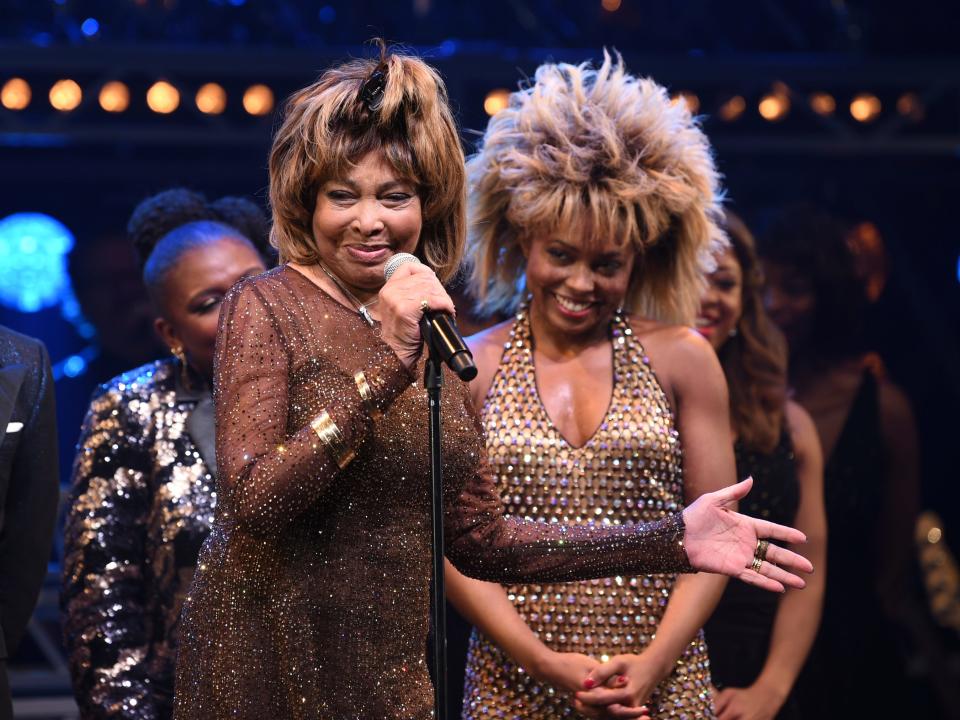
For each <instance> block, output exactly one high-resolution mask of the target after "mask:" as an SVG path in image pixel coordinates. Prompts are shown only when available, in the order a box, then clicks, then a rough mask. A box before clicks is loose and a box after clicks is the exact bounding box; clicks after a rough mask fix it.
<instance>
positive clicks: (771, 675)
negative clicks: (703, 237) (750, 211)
mask: <svg viewBox="0 0 960 720" xmlns="http://www.w3.org/2000/svg"><path fill="white" fill-rule="evenodd" d="M725 227H726V230H727V235H728V236H729V238H730V247H729V248H728V249H727V250H725V251H724V252H723V253H722V254H721V255H720V256H719V258H718V261H717V268H716V270H714V271H713V273H711V274H710V276H709V284H708V287H707V291H706V293H704V296H703V303H702V305H701V308H700V315H699V317H698V318H697V328H698V330H699V331H700V332H701V333H702V334H703V336H704V337H706V338H707V340H709V341H710V344H711V345H712V346H713V348H714V349H715V350H716V351H717V356H718V357H719V358H720V364H721V365H722V366H723V372H724V375H725V376H726V378H727V385H728V387H729V388H730V420H731V425H732V426H733V431H734V436H735V438H736V440H735V443H734V453H735V455H736V459H737V476H738V477H746V476H750V477H752V478H753V482H754V490H753V492H752V493H751V494H750V495H749V496H748V497H747V498H746V499H745V500H744V501H743V504H742V507H743V509H744V511H745V512H747V513H749V514H751V515H756V516H757V517H763V518H766V519H768V520H772V521H774V522H781V523H790V524H791V525H796V527H798V528H800V529H801V530H803V531H804V533H806V535H807V545H805V546H804V552H805V553H806V554H807V556H808V557H809V558H810V559H811V561H812V562H813V563H814V565H815V566H816V567H817V568H818V569H820V568H822V567H823V566H824V561H825V560H824V558H825V555H826V529H827V528H826V517H825V515H824V509H823V461H822V458H821V456H820V442H819V440H818V438H817V433H816V428H814V426H813V421H812V420H811V419H810V416H809V415H807V413H806V412H805V411H804V410H803V409H802V408H801V407H800V406H799V405H797V403H795V402H793V401H792V400H788V399H787V392H786V391H787V376H786V371H787V369H786V362H787V349H786V343H785V342H784V340H783V338H782V336H781V335H780V332H779V331H778V330H777V329H776V327H774V325H773V324H772V323H771V321H770V319H769V318H768V317H767V315H766V313H765V312H764V309H763V295H762V293H763V273H762V271H761V268H760V263H759V261H758V259H757V252H756V246H755V244H754V241H753V237H752V235H751V234H750V231H749V230H748V229H747V227H746V226H745V225H744V224H743V222H742V221H741V220H740V218H738V217H737V216H735V215H733V214H731V213H728V214H727V217H726V223H725ZM825 579H826V573H824V572H819V573H816V574H814V575H813V576H812V577H811V578H810V582H808V583H807V587H806V588H805V589H804V591H803V592H790V593H788V594H787V595H784V596H776V595H773V594H771V593H762V592H752V588H749V587H747V586H746V585H744V584H743V583H731V584H730V585H728V586H727V589H726V590H725V591H724V594H723V597H722V598H721V600H720V604H719V605H718V606H717V609H716V610H715V611H714V613H713V615H712V616H711V617H710V620H709V621H708V622H707V625H706V627H705V631H706V636H707V646H708V647H709V648H710V672H711V674H712V675H713V683H714V685H715V686H716V687H717V688H720V692H719V693H718V694H717V697H716V699H715V705H716V710H717V716H718V718H719V720H741V719H742V720H748V719H750V720H753V719H756V720H769V718H774V717H776V718H781V719H784V720H785V719H786V718H799V717H800V713H799V710H798V708H797V703H796V700H795V699H794V697H793V692H792V691H793V685H794V683H795V682H796V679H797V676H798V675H799V673H800V669H801V668H802V667H803V664H804V662H805V660H806V658H807V654H808V653H809V651H810V647H811V645H812V644H813V638H814V637H815V635H816V632H817V627H818V624H819V621H820V611H821V608H822V603H823V591H824V581H825Z"/></svg>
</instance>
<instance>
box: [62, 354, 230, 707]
mask: <svg viewBox="0 0 960 720" xmlns="http://www.w3.org/2000/svg"><path fill="white" fill-rule="evenodd" d="M208 438H209V441H212V439H213V416H212V403H211V399H210V393H209V392H198V391H195V390H192V389H188V388H185V387H183V385H182V383H181V382H180V366H179V364H178V363H176V362H175V361H174V360H173V359H172V358H171V359H169V360H162V361H160V362H156V363H151V364H149V365H145V366H143V367H141V368H138V369H137V370H133V371H130V372H128V373H124V374H122V375H120V376H118V377H116V378H114V379H113V380H111V381H110V382H108V383H106V384H104V385H102V386H101V387H100V388H99V389H98V390H97V392H96V393H95V394H94V397H93V400H92V401H91V403H90V409H89V412H88V413H87V416H86V419H85V421H84V423H83V429H82V431H81V434H80V443H79V447H78V449H77V457H76V460H75V462H74V466H73V482H72V486H71V493H70V502H69V511H68V513H67V520H66V524H65V527H64V560H63V587H62V591H61V597H60V600H61V609H62V618H63V638H64V647H65V648H66V650H67V653H68V656H69V661H70V674H71V677H72V680H73V688H74V694H75V695H76V698H77V704H78V706H79V707H80V712H81V716H82V717H83V718H85V719H87V720H90V719H92V718H125V719H126V720H165V719H168V718H170V717H171V715H172V714H173V683H174V664H175V661H176V644H177V634H178V630H179V627H180V608H181V606H182V605H183V599H184V597H185V596H186V594H187V591H188V589H189V587H190V581H191V579H192V578H193V572H194V568H195V567H196V563H197V555H198V554H199V552H200V547H201V545H202V544H203V541H204V540H205V539H206V537H207V535H208V534H209V533H210V526H211V525H212V523H213V508H214V505H215V503H216V494H215V493H214V482H213V472H214V467H213V446H212V442H208Z"/></svg>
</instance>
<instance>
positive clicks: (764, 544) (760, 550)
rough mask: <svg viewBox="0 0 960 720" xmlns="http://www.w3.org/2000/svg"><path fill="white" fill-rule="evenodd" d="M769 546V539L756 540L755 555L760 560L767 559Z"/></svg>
mask: <svg viewBox="0 0 960 720" xmlns="http://www.w3.org/2000/svg"><path fill="white" fill-rule="evenodd" d="M769 548H770V541H769V540H758V541H757V551H756V552H755V553H754V556H755V557H758V558H760V561H761V562H763V561H764V560H766V559H767V550H768V549H769Z"/></svg>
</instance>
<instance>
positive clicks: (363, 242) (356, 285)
mask: <svg viewBox="0 0 960 720" xmlns="http://www.w3.org/2000/svg"><path fill="white" fill-rule="evenodd" d="M312 226H313V238H314V241H315V242H316V246H317V253H318V254H319V256H320V260H321V262H323V264H324V265H326V266H327V268H328V269H329V270H330V271H331V272H333V273H334V274H335V275H337V276H338V277H339V278H340V280H342V281H343V282H344V283H346V284H347V285H348V286H349V287H350V288H351V289H353V290H354V291H355V292H356V294H357V295H358V297H361V298H362V299H366V298H368V297H369V296H370V295H374V294H376V293H377V292H378V291H379V290H380V288H381V286H382V285H383V266H384V265H385V264H386V262H387V260H389V259H390V258H391V257H392V256H393V255H395V254H396V253H399V252H406V253H412V252H414V251H415V250H416V249H417V245H418V244H419V242H420V231H421V229H422V228H423V213H422V210H421V206H420V196H419V195H418V194H417V187H416V186H415V185H414V184H413V183H412V182H410V181H409V180H405V179H403V178H401V177H399V176H398V175H397V173H396V171H395V170H394V169H393V168H392V167H391V166H390V165H389V164H388V163H387V162H386V160H385V159H384V158H383V155H382V154H381V153H379V152H371V153H368V154H366V155H364V156H363V157H362V158H360V160H359V161H358V162H357V163H356V164H355V165H353V166H352V167H350V168H349V169H348V171H347V172H346V173H345V174H344V175H343V176H342V177H338V178H333V179H330V180H328V181H326V182H325V183H323V185H321V187H320V189H319V191H318V192H317V204H316V208H315V209H314V212H313V222H312Z"/></svg>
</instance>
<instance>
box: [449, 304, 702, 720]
mask: <svg viewBox="0 0 960 720" xmlns="http://www.w3.org/2000/svg"><path fill="white" fill-rule="evenodd" d="M611 336H612V344H613V379H614V382H613V396H612V397H611V400H610V405H609V407H608V409H607V413H606V415H605V416H604V418H603V420H602V422H601V424H600V426H599V428H598V429H597V431H596V432H595V433H594V435H593V436H592V437H591V438H590V439H589V440H588V441H587V442H586V443H585V444H584V445H583V446H582V447H573V446H572V445H570V444H569V443H568V442H567V441H566V440H565V439H564V438H563V436H562V435H561V434H560V432H559V431H558V430H557V428H556V427H554V425H553V423H552V422H551V420H550V418H549V416H548V415H547V412H546V410H545V409H544V406H543V403H542V401H541V399H540V395H539V393H538V391H537V382H536V373H535V369H534V362H533V338H532V335H531V331H530V320H529V313H528V312H526V310H521V312H520V313H519V314H518V315H517V318H516V320H515V322H514V326H513V328H512V329H511V333H510V339H509V342H507V343H506V345H505V347H504V352H503V356H502V359H501V362H500V367H499V369H498V370H497V372H496V375H495V376H494V379H493V383H492V385H491V387H490V390H489V392H488V393H487V398H486V401H485V403H484V406H483V412H482V415H483V424H484V430H485V432H486V439H487V453H488V457H489V461H490V464H491V466H492V470H493V474H494V478H495V480H496V482H497V488H498V490H499V492H500V496H501V498H502V500H503V504H504V506H505V508H506V513H507V515H508V516H514V517H522V518H529V519H533V520H538V521H542V522H560V523H566V524H578V525H587V524H603V525H630V524H634V523H642V522H648V521H650V520H658V519H661V518H664V517H666V516H667V515H669V514H672V513H675V512H677V511H678V510H681V509H682V508H683V471H682V451H681V446H680V438H679V436H678V434H677V430H676V427H675V424H674V418H673V413H672V411H671V409H670V405H669V403H668V401H667V398H666V395H665V394H664V392H663V389H662V388H661V387H660V384H659V382H658V381H657V378H656V376H655V374H654V371H653V368H652V367H651V365H650V359H649V358H648V357H647V355H646V353H645V352H644V349H643V347H642V346H641V344H640V342H639V340H638V339H637V337H636V335H634V334H633V332H632V330H631V329H630V326H629V323H628V321H627V320H626V318H625V317H624V316H623V315H622V314H617V315H616V316H615V317H614V319H613V322H612V325H611ZM676 578H677V576H676V575H641V576H638V577H623V576H618V577H610V578H606V579H603V580H588V581H583V582H569V583H557V584H549V585H531V584H522V585H511V586H508V587H507V592H508V594H509V597H510V599H511V601H512V602H513V603H514V605H515V607H516V608H517V611H518V612H519V613H520V615H521V617H523V619H524V620H525V621H526V623H527V625H529V626H530V628H531V629H532V630H533V631H534V632H535V633H536V634H537V636H538V637H539V638H540V640H541V641H543V642H544V643H545V644H546V645H547V646H549V647H550V648H551V649H553V650H556V651H559V652H577V653H583V654H586V655H590V656H592V657H594V658H597V659H602V658H605V657H608V656H613V655H618V654H623V653H641V652H642V651H643V649H644V648H645V647H646V646H647V645H648V644H649V642H650V641H651V639H652V638H653V636H654V635H655V633H656V631H657V626H658V624H659V623H660V619H661V617H662V616H663V613H664V610H665V609H666V606H667V602H668V601H669V599H670V593H671V591H672V589H673V585H674V582H675V581H676ZM709 687H710V672H709V662H708V660H707V648H706V645H705V644H704V640H703V633H702V631H701V632H698V633H697V636H696V638H694V640H693V641H692V642H691V643H690V645H689V646H688V647H687V648H686V650H685V651H684V653H683V655H682V656H681V657H680V659H679V660H678V661H677V664H676V667H675V668H674V669H673V672H672V673H671V674H670V675H669V677H667V678H666V679H665V680H664V681H663V682H661V683H660V684H659V685H658V686H657V688H656V689H655V691H654V693H653V696H652V698H651V700H650V702H649V703H647V706H648V707H649V708H650V711H651V713H652V715H653V717H654V718H673V717H676V718H690V719H691V720H692V719H693V718H705V717H713V713H712V709H711V700H712V699H711V695H710V691H709ZM463 717H464V718H469V719H470V720H481V719H486V718H525V719H530V720H533V719H535V718H536V719H538V720H540V719H543V720H547V719H548V718H563V717H579V716H578V715H577V714H576V713H575V711H574V710H573V709H572V708H571V707H570V699H569V698H568V697H567V696H566V695H565V694H564V693H561V692H559V691H556V690H554V688H551V687H549V686H546V685H543V684H540V683H538V682H537V681H536V680H534V679H533V678H531V677H530V676H529V675H527V674H526V673H525V672H524V671H523V670H522V669H521V668H519V667H517V665H516V664H515V663H513V661H511V660H510V658H509V657H508V656H507V655H506V654H505V653H503V652H502V651H501V650H500V649H499V647H497V646H496V645H495V644H494V643H493V642H491V641H490V640H489V639H487V638H486V637H485V636H484V635H482V634H481V633H479V632H478V631H476V630H475V631H474V633H473V636H472V637H471V639H470V648H469V653H468V658H467V673H466V683H465V689H464V704H463Z"/></svg>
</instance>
